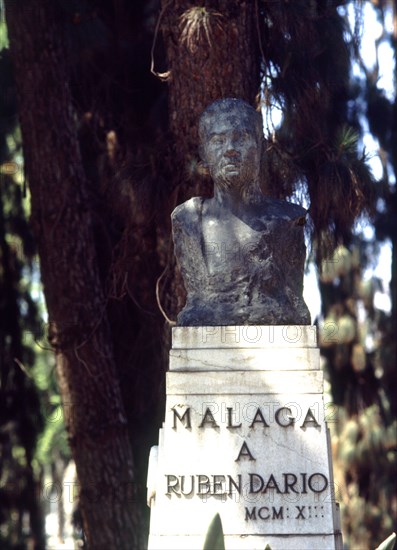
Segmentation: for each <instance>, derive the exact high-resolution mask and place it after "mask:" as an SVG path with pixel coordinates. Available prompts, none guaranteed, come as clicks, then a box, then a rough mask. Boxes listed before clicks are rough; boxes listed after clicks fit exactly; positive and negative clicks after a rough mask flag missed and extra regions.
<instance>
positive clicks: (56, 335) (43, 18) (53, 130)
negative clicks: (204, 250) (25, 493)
mask: <svg viewBox="0 0 397 550" xmlns="http://www.w3.org/2000/svg"><path fill="white" fill-rule="evenodd" d="M6 17H7V24H8V29H9V38H10V47H11V53H12V57H13V62H14V70H15V80H16V84H17V89H18V92H19V98H18V99H19V113H20V125H21V129H22V136H23V147H24V158H25V171H26V175H27V177H28V180H29V186H30V190H31V200H32V223H33V227H34V231H35V236H36V239H37V243H38V248H39V255H40V262H41V271H42V278H43V282H44V291H45V296H46V301H47V306H48V311H49V317H50V327H51V330H50V336H51V340H52V344H53V345H54V347H55V350H56V354H57V368H58V375H59V380H60V388H61V393H62V398H63V403H64V408H65V420H66V424H67V429H68V434H69V440H70V445H71V449H72V453H73V457H74V459H75V461H76V467H77V472H78V478H79V484H80V503H81V510H82V515H83V521H84V527H85V532H86V536H87V539H88V543H89V546H90V547H91V548H104V549H105V548H117V549H123V548H129V549H131V548H139V549H140V548H142V547H143V546H144V542H143V540H142V538H140V537H141V535H142V534H141V532H140V529H139V524H140V510H139V509H138V507H137V505H136V503H135V497H134V495H135V484H134V464H133V459H132V453H131V447H130V443H129V440H128V435H127V422H126V418H125V413H124V409H123V405H122V399H121V393H120V388H119V383H118V379H117V375H116V368H115V363H114V355H113V349H112V340H111V335H110V329H109V323H108V320H107V316H106V298H105V295H104V292H103V289H102V285H101V281H100V277H99V272H98V265H97V258H96V253H95V246H94V238H93V228H92V215H91V212H90V203H89V198H88V195H87V191H86V182H85V176H84V171H83V168H82V163H81V157H80V151H79V147H78V139H77V131H76V123H75V119H74V114H73V110H72V103H71V96H70V91H69V87H68V76H67V71H66V67H65V60H64V52H63V50H62V43H61V41H60V37H61V36H62V28H61V21H60V19H59V17H60V16H59V13H58V12H57V3H56V2H52V1H51V0H43V1H42V2H40V3H37V2H34V0H20V1H18V2H16V1H15V0H8V1H6Z"/></svg>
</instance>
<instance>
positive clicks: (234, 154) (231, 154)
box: [225, 143, 240, 158]
mask: <svg viewBox="0 0 397 550" xmlns="http://www.w3.org/2000/svg"><path fill="white" fill-rule="evenodd" d="M225 156H227V157H230V158H234V157H239V156H240V153H239V152H238V151H237V150H236V148H235V147H234V145H233V144H232V143H230V144H229V146H228V148H227V150H226V151H225Z"/></svg>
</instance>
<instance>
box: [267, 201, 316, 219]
mask: <svg viewBox="0 0 397 550" xmlns="http://www.w3.org/2000/svg"><path fill="white" fill-rule="evenodd" d="M266 203H267V209H268V211H269V212H270V213H271V215H272V216H275V217H278V218H284V219H287V220H289V221H293V220H296V219H301V218H303V219H304V218H305V217H306V214H307V210H306V209H305V208H303V207H302V206H300V205H299V204H295V203H292V202H288V201H286V200H282V199H266Z"/></svg>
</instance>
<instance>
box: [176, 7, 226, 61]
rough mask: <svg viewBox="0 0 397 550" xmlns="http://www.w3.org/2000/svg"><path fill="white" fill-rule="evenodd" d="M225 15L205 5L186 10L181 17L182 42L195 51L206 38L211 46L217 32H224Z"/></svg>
mask: <svg viewBox="0 0 397 550" xmlns="http://www.w3.org/2000/svg"><path fill="white" fill-rule="evenodd" d="M223 19H224V17H223V15H222V14H221V13H219V12H217V11H215V10H209V9H207V8H205V7H198V6H196V7H193V8H190V9H188V10H186V11H185V12H184V13H183V14H182V15H181V17H180V22H179V28H180V31H181V37H180V40H181V43H182V44H185V45H186V47H187V49H188V50H189V51H190V52H191V53H194V52H195V51H196V50H197V49H198V48H199V47H200V46H201V45H202V44H203V41H204V40H205V41H206V42H207V44H208V46H209V47H212V45H213V38H214V35H215V33H216V32H224V29H223Z"/></svg>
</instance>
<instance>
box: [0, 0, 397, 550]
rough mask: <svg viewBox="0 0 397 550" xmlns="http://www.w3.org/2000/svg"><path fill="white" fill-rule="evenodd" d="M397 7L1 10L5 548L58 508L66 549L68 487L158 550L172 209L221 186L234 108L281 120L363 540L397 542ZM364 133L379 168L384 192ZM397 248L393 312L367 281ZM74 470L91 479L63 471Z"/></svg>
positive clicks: (353, 541)
mask: <svg viewBox="0 0 397 550" xmlns="http://www.w3.org/2000/svg"><path fill="white" fill-rule="evenodd" d="M369 8H370V9H371V10H373V12H374V14H375V16H376V18H377V21H378V25H380V28H381V29H382V32H381V33H380V34H379V37H378V40H377V42H376V44H375V46H376V52H377V54H378V57H377V61H376V63H375V64H374V65H370V66H369V65H368V64H367V60H366V59H365V58H363V57H362V49H360V39H363V40H365V31H366V29H365V27H363V26H362V21H363V13H364V11H365V10H368V9H369ZM393 9H395V8H394V6H393V3H392V2H391V0H372V1H371V2H369V1H359V0H357V1H356V2H349V1H343V0H313V1H310V2H309V1H307V0H294V1H293V2H287V0H277V1H274V2H273V1H272V2H269V1H267V0H256V1H254V0H252V1H250V2H234V1H230V0H228V1H226V0H202V1H199V2H192V1H190V0H175V1H173V2H171V1H169V0H163V1H162V2H160V1H159V0H147V1H144V0H137V1H135V2H127V1H123V0H114V2H105V1H104V0H52V1H50V0H43V1H42V2H40V3H37V4H36V3H35V2H33V1H32V0H19V1H18V2H17V1H16V0H8V1H6V2H5V6H3V5H2V4H1V24H0V47H1V52H0V77H1V82H2V89H1V94H0V165H1V176H0V178H1V180H0V183H1V185H0V257H1V268H0V296H1V299H0V339H1V342H0V367H1V372H0V376H1V382H0V383H1V385H0V399H1V407H0V454H1V463H0V546H1V547H2V548H7V547H9V548H32V547H35V548H45V545H46V540H45V539H46V537H45V526H44V522H45V517H46V515H47V514H48V513H49V512H51V511H54V510H56V512H57V513H58V515H59V538H60V539H62V538H63V537H65V536H66V534H67V533H68V532H70V528H68V526H67V525H65V520H64V517H65V510H64V505H67V503H66V502H65V503H64V502H63V500H62V498H61V492H62V491H63V493H67V491H66V488H67V489H68V491H69V492H68V495H69V497H70V495H71V494H72V495H73V498H72V499H70V498H69V499H66V500H69V501H70V500H72V501H73V503H72V504H73V505H74V507H75V513H74V525H75V537H76V538H77V539H79V540H80V542H81V544H84V543H85V542H86V541H87V540H88V542H89V544H90V546H92V547H98V548H101V547H103V548H105V547H108V548H110V547H117V548H120V549H122V548H142V547H144V546H145V539H146V533H147V525H148V511H147V509H146V504H145V501H146V495H145V482H146V463H147V457H148V453H149V448H150V446H151V445H152V444H154V443H156V438H157V433H158V428H159V425H160V422H161V421H162V415H163V410H162V407H163V399H164V395H163V379H164V372H165V369H166V361H167V360H166V357H167V350H168V347H169V333H170V326H172V324H173V322H174V319H175V317H176V312H177V311H178V309H179V308H180V307H181V305H182V304H183V300H184V289H183V286H182V284H181V280H180V276H179V274H178V272H177V270H176V267H175V262H174V259H173V254H172V244H171V242H170V222H169V216H170V212H171V211H172V209H173V208H174V207H175V206H176V204H178V203H180V202H182V201H183V200H186V199H187V198H189V197H190V196H193V195H208V194H210V193H211V182H210V181H209V178H208V175H207V174H206V173H205V171H204V170H203V168H202V166H201V165H200V161H199V158H198V156H197V130H196V124H197V118H198V115H199V113H200V112H201V111H202V110H203V108H204V107H205V106H206V105H207V104H208V103H210V102H211V101H212V100H214V99H217V98H218V97H225V96H239V97H243V98H245V99H246V100H248V101H250V102H251V103H252V104H255V105H260V104H261V105H262V108H263V109H264V110H265V112H266V113H268V115H267V117H266V125H267V136H266V138H267V139H266V161H265V162H264V165H263V169H262V173H263V190H264V192H265V193H268V194H271V195H273V196H277V197H293V198H294V200H304V201H305V204H307V206H308V207H309V214H310V224H309V225H310V226H309V232H308V233H310V235H308V236H309V237H310V239H311V242H312V252H311V261H312V262H314V263H315V265H316V266H317V269H318V273H319V286H320V293H321V314H320V315H319V317H318V318H317V319H316V320H315V322H316V323H317V324H318V326H319V332H320V343H321V351H322V355H323V358H324V368H325V371H326V373H327V379H328V382H329V394H330V401H331V402H332V403H333V407H332V409H330V410H332V418H331V419H330V420H332V421H333V422H332V432H333V440H332V441H333V447H334V448H333V451H334V457H335V470H336V476H335V477H336V479H335V481H336V484H337V487H338V495H337V496H338V499H339V501H340V502H341V504H342V522H343V525H342V526H343V534H344V540H345V542H346V546H347V548H350V549H360V550H364V549H367V548H368V549H372V548H374V547H375V546H376V545H377V544H379V543H380V542H381V541H382V540H383V539H385V538H386V537H387V536H388V535H389V534H390V533H391V532H392V531H393V530H396V528H397V526H396V512H397V500H396V499H397V497H396V493H395V474H396V399H395V397H394V396H395V391H396V365H397V361H396V338H395V334H396V333H397V331H396V329H397V326H396V307H397V296H396V265H397V264H396V250H397V247H396V238H397V228H396V223H397V222H396V220H397V196H396V191H395V174H396V166H397V156H396V155H397V144H396V123H397V122H396V121H397V116H396V115H397V113H396V101H395V89H394V91H388V92H385V91H384V90H383V88H382V86H381V83H382V81H381V80H379V79H380V76H381V74H380V65H381V61H382V57H383V56H384V55H385V53H384V51H385V50H384V49H383V48H384V46H385V45H388V46H389V47H390V48H392V50H393V51H394V54H395V51H396V39H397V35H396V32H397V31H396V26H395V17H396V14H395V12H393ZM348 14H349V17H348ZM393 17H394V27H393V25H392V24H391V21H392V18H393ZM392 70H394V71H395V66H394V69H393V68H392V67H391V66H390V71H392ZM395 82H396V80H395V79H394V84H395ZM275 108H277V109H278V110H279V111H281V113H282V117H281V122H280V123H279V124H278V125H276V126H274V125H273V124H272V121H271V116H272V115H271V113H272V112H273V113H274V112H275V111H274V109H275ZM364 133H367V134H368V133H370V134H371V135H372V137H373V139H374V143H375V146H376V147H377V148H378V154H379V158H380V159H381V166H382V169H381V170H380V172H379V176H378V175H377V177H376V178H375V177H374V176H373V175H372V174H371V172H370V170H369V169H368V167H367V164H366V162H365V160H366V159H365V158H364V157H363V151H362V137H363V135H364ZM22 146H23V147H22ZM360 216H361V218H360ZM29 219H30V222H29ZM357 219H360V220H361V222H360V224H359V225H357ZM364 219H365V220H366V222H363V220H364ZM365 223H368V224H370V227H371V228H372V230H366V231H364V230H363V227H364V226H365ZM368 235H370V237H369V236H368ZM385 243H386V244H387V245H388V246H390V249H391V251H392V252H391V277H392V278H391V283H390V301H391V306H390V309H389V310H388V309H387V310H386V311H385V309H384V308H383V309H382V308H379V307H378V305H379V302H378V301H377V299H378V297H379V293H380V292H381V291H383V292H386V291H388V289H382V288H381V287H380V285H381V284H382V283H381V281H380V280H379V278H378V279H377V278H376V277H374V276H368V273H371V270H370V271H368V268H371V267H373V266H374V265H375V264H376V262H377V258H378V252H379V250H380V247H381V246H382V245H383V244H385ZM39 258H40V266H39ZM40 270H41V271H40ZM40 278H41V279H40ZM41 280H42V282H43V288H44V297H45V302H46V305H44V297H43V294H42V290H41V288H42V286H41V282H40V281H41ZM47 311H48V313H47ZM61 400H62V402H63V407H62V406H61ZM65 426H66V428H65ZM72 456H73V458H74V461H75V463H76V466H77V475H78V481H77V480H74V478H70V477H68V478H65V477H64V476H65V472H66V469H67V465H68V464H69V463H70V461H71V457H72ZM70 479H73V481H72V482H70ZM70 483H72V492H70V488H71V485H70ZM75 489H76V491H75ZM77 493H79V498H77ZM54 505H56V506H55V507H54ZM47 517H48V515H47Z"/></svg>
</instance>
